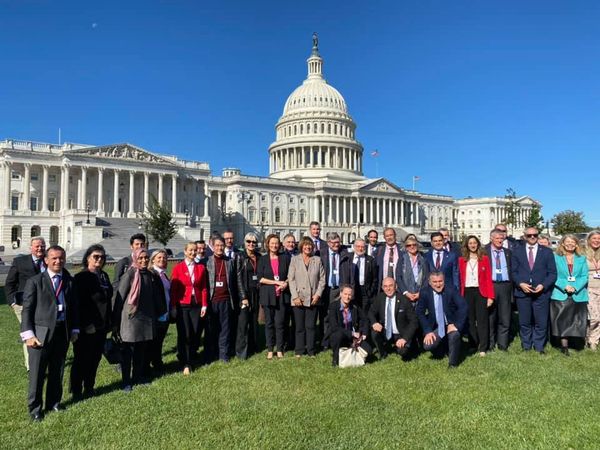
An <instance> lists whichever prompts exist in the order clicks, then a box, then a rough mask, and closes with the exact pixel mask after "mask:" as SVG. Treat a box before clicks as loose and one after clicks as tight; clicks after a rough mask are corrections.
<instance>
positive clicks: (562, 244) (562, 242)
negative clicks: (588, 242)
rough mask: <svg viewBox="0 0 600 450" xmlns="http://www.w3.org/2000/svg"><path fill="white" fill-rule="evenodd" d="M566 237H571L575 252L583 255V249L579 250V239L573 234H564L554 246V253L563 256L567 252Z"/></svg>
mask: <svg viewBox="0 0 600 450" xmlns="http://www.w3.org/2000/svg"><path fill="white" fill-rule="evenodd" d="M567 239H571V240H573V241H575V254H576V255H583V251H582V250H581V246H580V245H579V239H577V236H575V235H574V234H565V235H564V236H563V237H562V238H561V240H560V241H559V243H558V247H557V248H556V254H557V255H560V256H565V254H566V253H567V252H566V250H565V241H566V240H567Z"/></svg>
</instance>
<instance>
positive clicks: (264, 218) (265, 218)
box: [260, 209, 269, 223]
mask: <svg viewBox="0 0 600 450" xmlns="http://www.w3.org/2000/svg"><path fill="white" fill-rule="evenodd" d="M268 220H269V211H267V210H266V209H261V210H260V221H261V223H266V222H268Z"/></svg>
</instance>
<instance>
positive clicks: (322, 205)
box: [319, 195, 327, 225]
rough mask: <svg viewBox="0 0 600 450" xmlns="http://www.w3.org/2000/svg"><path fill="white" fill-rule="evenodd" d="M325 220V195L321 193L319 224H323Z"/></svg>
mask: <svg viewBox="0 0 600 450" xmlns="http://www.w3.org/2000/svg"><path fill="white" fill-rule="evenodd" d="M326 221H327V217H326V216H325V196H324V195H321V220H320V221H319V222H321V225H324V224H325V222H326Z"/></svg>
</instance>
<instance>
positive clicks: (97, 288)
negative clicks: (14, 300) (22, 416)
mask: <svg viewBox="0 0 600 450" xmlns="http://www.w3.org/2000/svg"><path fill="white" fill-rule="evenodd" d="M105 262H106V252H105V251H104V247H102V246H101V245H99V244H94V245H92V246H90V247H89V248H88V249H87V250H86V251H85V254H84V255H83V261H82V265H83V270H82V271H81V272H79V273H78V274H77V275H75V277H74V281H73V290H74V293H75V298H76V299H77V301H78V302H79V317H80V319H79V320H80V333H79V338H78V339H77V341H75V343H74V344H73V354H74V356H73V365H72V367H71V392H72V394H73V398H74V399H75V400H80V399H81V398H83V396H85V397H91V396H93V395H94V384H95V382H96V372H97V370H98V365H99V364H100V359H102V350H103V349H104V341H105V340H106V334H107V333H108V332H109V331H110V317H111V298H112V294H113V288H112V285H111V284H110V280H109V278H108V275H107V274H106V272H104V271H103V270H102V269H103V267H104V263H105Z"/></svg>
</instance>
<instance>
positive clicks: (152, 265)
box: [148, 245, 187, 270]
mask: <svg viewBox="0 0 600 450" xmlns="http://www.w3.org/2000/svg"><path fill="white" fill-rule="evenodd" d="M186 247H187V245H186ZM161 253H162V254H163V255H165V258H167V259H169V254H168V253H167V251H166V250H165V249H164V248H161V249H158V250H154V251H153V252H152V254H151V255H150V263H149V264H148V269H149V270H154V258H156V257H157V256H158V255H160V254H161Z"/></svg>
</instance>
